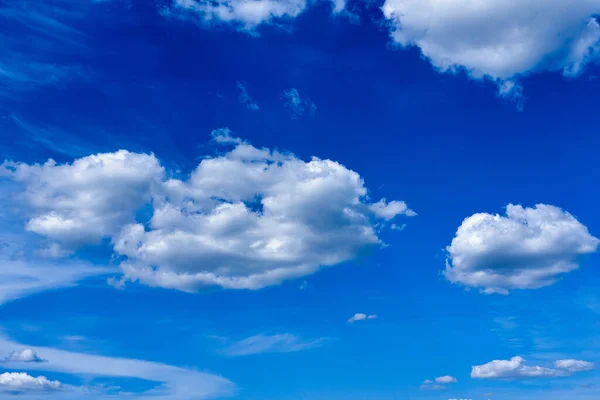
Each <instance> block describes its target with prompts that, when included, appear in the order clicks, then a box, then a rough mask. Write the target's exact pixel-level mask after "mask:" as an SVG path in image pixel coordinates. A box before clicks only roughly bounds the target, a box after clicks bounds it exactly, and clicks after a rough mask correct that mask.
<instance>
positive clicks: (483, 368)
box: [471, 357, 594, 379]
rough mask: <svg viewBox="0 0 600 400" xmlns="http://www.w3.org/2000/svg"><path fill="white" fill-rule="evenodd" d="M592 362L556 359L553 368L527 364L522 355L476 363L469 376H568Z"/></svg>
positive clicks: (517, 377)
mask: <svg viewBox="0 0 600 400" xmlns="http://www.w3.org/2000/svg"><path fill="white" fill-rule="evenodd" d="M593 368H594V364H592V363H589V362H586V361H579V360H558V361H556V362H555V363H554V368H548V367H542V366H537V365H536V366H529V365H526V364H525V359H523V358H522V357H513V358H511V359H510V360H494V361H490V362H489V363H487V364H483V365H476V366H473V368H472V369H471V377H472V378H477V379H527V378H549V377H561V376H568V375H571V374H572V373H575V372H581V371H589V370H591V369H593Z"/></svg>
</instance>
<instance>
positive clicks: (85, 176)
mask: <svg viewBox="0 0 600 400" xmlns="http://www.w3.org/2000/svg"><path fill="white" fill-rule="evenodd" d="M2 175H5V176H8V177H10V178H11V179H12V180H14V181H16V182H19V183H22V184H23V185H24V186H25V188H26V189H25V191H24V192H23V193H22V194H21V198H22V199H23V200H24V202H25V203H26V204H27V205H28V206H29V208H27V209H25V212H26V213H29V214H32V217H31V218H30V219H29V221H28V222H27V226H26V229H27V230H28V231H32V232H35V233H38V234H40V235H44V236H46V237H48V238H49V239H52V240H55V241H57V242H60V243H61V244H62V245H63V246H67V248H71V247H79V246H81V245H83V244H92V243H99V242H100V240H101V239H102V238H105V237H111V236H113V235H115V234H117V233H118V232H119V230H120V229H121V228H122V226H123V225H125V224H126V223H128V222H132V221H133V219H134V216H135V212H136V211H137V210H138V209H139V208H140V207H141V206H143V205H144V204H145V203H147V202H149V201H150V193H151V189H152V188H153V186H156V185H159V184H161V183H162V179H163V175H164V170H163V168H162V167H161V166H160V164H159V162H158V160H157V159H156V158H155V157H154V156H153V155H151V154H138V153H130V152H128V151H125V150H120V151H117V152H115V153H102V154H95V155H90V156H87V157H83V158H79V159H76V160H75V161H73V162H72V163H70V164H57V163H56V162H55V161H54V160H48V161H47V162H46V163H44V164H32V165H29V164H25V163H19V162H8V161H5V162H4V163H3V164H2V165H1V166H0V176H2ZM61 251H63V250H62V249H61V248H60V247H49V248H47V249H45V250H44V255H47V256H50V257H52V256H57V255H60V254H61Z"/></svg>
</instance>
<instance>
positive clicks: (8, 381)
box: [0, 372, 68, 394]
mask: <svg viewBox="0 0 600 400" xmlns="http://www.w3.org/2000/svg"><path fill="white" fill-rule="evenodd" d="M66 389H68V386H66V385H64V384H62V383H61V382H59V381H51V380H49V379H47V378H46V377H45V376H38V377H33V376H31V375H29V374H26V373H24V372H5V373H3V374H0V392H4V393H10V394H27V393H32V392H34V393H35V392H38V393H39V392H48V391H60V390H66Z"/></svg>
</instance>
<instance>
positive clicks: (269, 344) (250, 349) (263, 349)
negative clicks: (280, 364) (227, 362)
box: [225, 333, 324, 357]
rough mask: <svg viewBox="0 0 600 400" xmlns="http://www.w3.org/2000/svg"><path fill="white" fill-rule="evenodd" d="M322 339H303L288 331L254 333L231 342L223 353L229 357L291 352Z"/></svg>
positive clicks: (311, 346)
mask: <svg viewBox="0 0 600 400" xmlns="http://www.w3.org/2000/svg"><path fill="white" fill-rule="evenodd" d="M323 341H324V339H316V340H309V341H306V340H303V339H301V338H299V337H298V336H296V335H292V334H290V333H285V334H279V335H271V336H268V335H255V336H251V337H249V338H246V339H243V340H240V341H239V342H235V343H233V344H231V345H230V346H229V347H228V348H227V349H226V350H225V354H226V355H228V356H230V357H235V356H247V355H251V354H259V353H291V352H295V351H301V350H306V349H310V348H313V347H316V346H319V345H321V344H322V343H323Z"/></svg>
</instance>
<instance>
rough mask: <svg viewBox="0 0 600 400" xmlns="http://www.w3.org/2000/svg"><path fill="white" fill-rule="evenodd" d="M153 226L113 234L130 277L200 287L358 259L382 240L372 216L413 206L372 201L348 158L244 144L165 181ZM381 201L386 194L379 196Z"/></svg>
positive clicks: (274, 277) (245, 282)
mask: <svg viewBox="0 0 600 400" xmlns="http://www.w3.org/2000/svg"><path fill="white" fill-rule="evenodd" d="M163 195H164V196H163V197H162V198H159V196H157V197H156V198H155V200H154V207H155V209H154V215H153V217H152V220H151V222H150V224H149V227H148V228H145V227H144V226H143V225H141V224H131V225H128V226H125V227H124V229H123V230H122V232H121V234H120V235H119V236H118V237H117V238H116V240H115V249H116V251H117V252H118V253H119V254H121V255H124V256H127V257H128V260H127V261H126V262H124V263H123V264H122V269H123V272H124V273H125V276H126V279H128V280H132V281H135V280H139V281H140V282H142V283H145V284H148V285H150V286H160V287H165V288H175V289H180V290H184V291H195V290H198V289H199V288H201V287H205V286H215V285H216V286H222V287H224V288H232V289H259V288H262V287H265V286H269V285H274V284H279V283H281V282H282V281H284V280H287V279H293V278H298V277H302V276H305V275H309V274H312V273H314V272H315V271H317V270H318V269H319V268H320V267H323V266H333V265H336V264H339V263H342V262H344V261H349V260H352V259H354V258H355V257H356V256H357V255H358V254H359V253H361V252H363V251H365V250H367V249H369V248H373V247H377V246H381V245H382V242H381V241H380V240H379V238H378V237H377V235H376V232H375V229H374V226H375V225H374V224H375V223H376V222H377V221H379V220H380V219H382V218H383V219H385V220H389V219H392V218H393V217H394V216H396V215H399V214H403V213H404V214H408V209H406V208H405V207H403V208H394V207H391V205H392V204H396V203H395V202H392V203H389V205H387V206H386V207H384V208H383V210H384V212H383V213H382V208H381V207H380V206H377V207H372V204H371V203H369V202H368V199H367V189H366V188H365V186H364V183H363V180H362V179H361V178H360V176H359V175H358V174H357V173H356V172H354V171H351V170H349V169H347V168H346V167H344V166H343V165H341V164H339V163H337V162H335V161H331V160H321V159H318V158H313V159H312V160H311V161H309V162H305V161H302V160H300V159H298V158H297V157H295V156H294V155H292V154H284V153H279V152H276V151H269V150H268V149H258V148H255V147H253V146H251V145H250V144H248V143H239V144H237V145H236V146H235V147H234V148H233V150H231V151H230V152H228V153H226V154H224V155H222V156H219V157H214V158H209V159H204V160H202V161H201V163H200V164H199V165H198V167H197V168H196V169H195V170H194V172H193V173H192V174H191V176H190V178H189V179H188V180H186V181H182V180H178V179H170V180H168V181H166V182H165V183H164V186H163ZM378 204H379V203H378Z"/></svg>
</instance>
